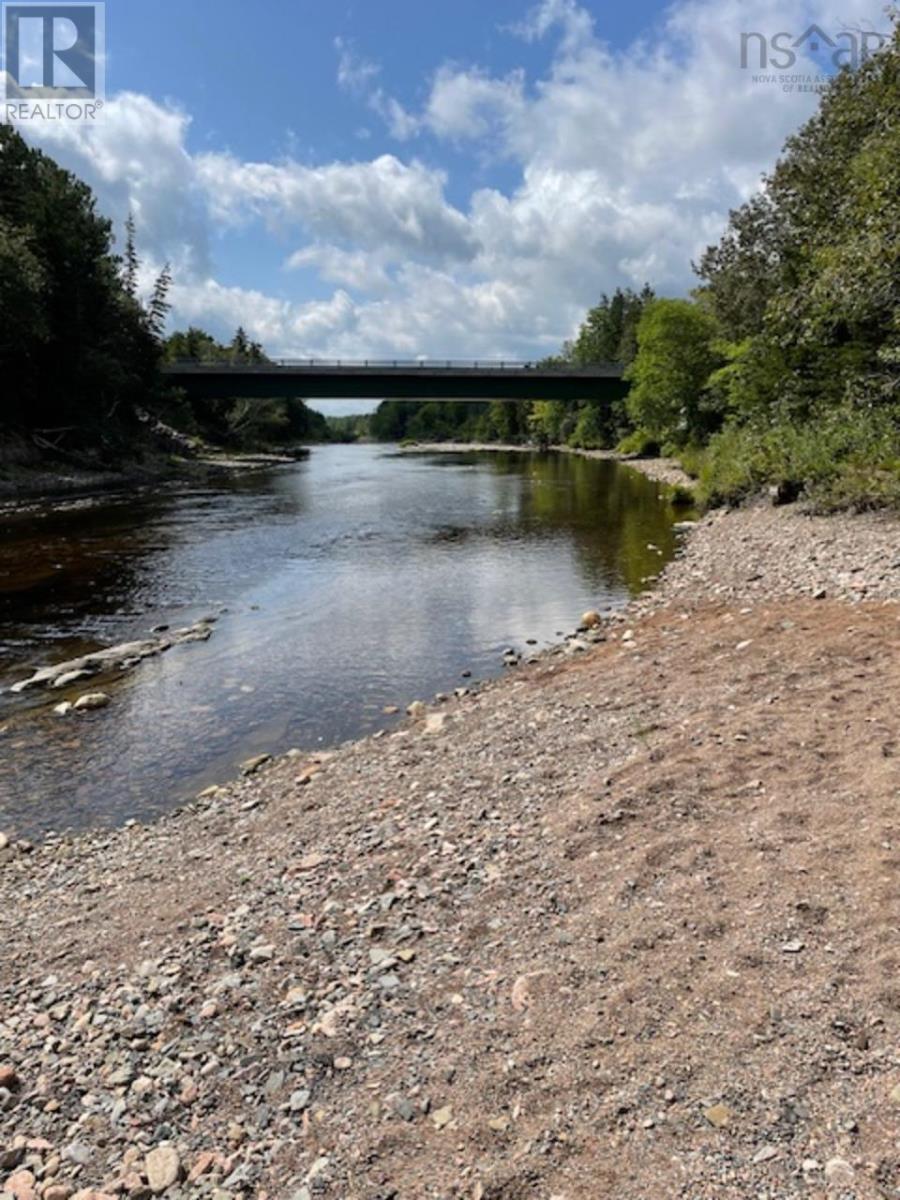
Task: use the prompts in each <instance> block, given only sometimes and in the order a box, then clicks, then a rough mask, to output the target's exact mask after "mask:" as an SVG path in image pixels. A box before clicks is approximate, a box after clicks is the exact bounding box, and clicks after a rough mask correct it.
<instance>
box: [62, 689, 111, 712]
mask: <svg viewBox="0 0 900 1200" xmlns="http://www.w3.org/2000/svg"><path fill="white" fill-rule="evenodd" d="M111 703H112V701H111V700H110V698H109V696H107V694H106V692H86V693H85V695H83V696H79V697H78V699H77V700H76V701H75V703H74V704H73V705H72V708H73V709H74V710H75V712H93V711H94V709H97V708H106V706H107V705H108V704H111ZM60 707H62V706H61V705H60Z"/></svg>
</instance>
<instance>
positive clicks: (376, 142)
mask: <svg viewBox="0 0 900 1200" xmlns="http://www.w3.org/2000/svg"><path fill="white" fill-rule="evenodd" d="M106 7H107V14H106V25H107V93H108V102H107V105H106V108H105V112H104V117H103V120H102V122H101V123H99V124H98V125H97V127H96V128H86V127H83V126H65V125H64V124H61V123H56V124H54V125H51V124H47V125H45V126H40V127H32V128H31V130H30V133H29V136H31V137H32V138H34V140H35V141H37V142H38V143H39V144H41V145H43V146H44V147H45V148H46V149H47V150H48V151H49V152H50V153H51V154H53V155H54V156H55V157H57V158H58V159H59V160H60V161H62V162H64V163H65V165H67V166H69V167H70V168H71V169H73V170H75V171H76V172H77V173H78V174H79V175H81V176H82V177H83V178H85V179H86V180H87V181H88V182H89V183H91V185H92V186H93V187H94V188H95V190H96V192H97V195H98V200H99V204H100V206H101V208H102V209H103V210H104V211H105V212H107V213H108V214H109V215H110V216H111V217H112V218H113V220H114V221H115V223H116V225H117V227H118V228H120V227H121V224H122V222H123V221H124V219H125V217H126V215H127V213H128V212H129V210H130V211H132V212H133V213H134V214H135V218H136V221H137V226H138V242H139V248H140V249H141V251H142V254H143V256H144V260H145V282H147V283H149V282H150V281H151V280H152V278H153V276H154V273H155V272H156V271H158V270H159V269H160V267H161V266H162V264H163V263H164V262H169V263H170V264H171V265H172V268H173V272H174V287H173V292H172V299H173V303H174V308H173V313H172V323H173V325H175V326H180V327H183V326H185V325H186V324H187V323H194V324H199V325H202V326H204V327H206V328H208V329H209V330H210V331H211V332H213V333H215V334H216V335H217V336H220V337H227V336H230V334H231V332H232V331H233V329H234V328H235V326H236V325H237V324H239V323H240V324H243V325H244V326H245V328H246V329H247V330H248V332H249V333H250V334H251V335H252V336H254V337H256V338H258V339H259V340H260V341H262V342H263V344H264V345H265V347H266V349H267V350H268V351H269V352H270V353H271V354H274V355H286V356H288V355H290V356H304V357H305V356H310V355H328V356H343V357H379V356H382V357H396V356H403V357H415V356H417V355H419V354H425V355H429V356H436V357H447V356H454V357H465V358H475V357H520V358H534V357H538V356H541V355H543V354H546V353H548V352H551V351H553V350H555V349H556V348H557V347H558V346H559V344H560V342H561V341H562V340H563V339H564V338H565V337H567V336H569V335H570V334H571V333H572V332H573V330H574V328H575V327H576V326H577V323H578V321H579V319H580V318H581V316H582V315H583V313H584V311H585V309H586V308H587V307H588V306H589V305H590V304H592V303H594V302H596V300H597V299H598V298H599V296H600V295H601V294H602V293H603V292H604V291H610V290H612V289H613V288H615V287H616V286H620V285H621V286H631V287H640V286H641V285H642V284H643V283H644V282H645V281H648V282H650V283H652V284H653V285H654V286H655V287H656V288H657V290H658V291H659V292H661V293H664V294H670V295H679V294H685V293H686V292H687V291H688V290H689V289H690V287H691V286H692V284H693V282H694V277H693V275H692V271H691V262H692V260H694V261H695V260H696V259H697V258H698V256H699V254H700V253H701V252H702V250H703V248H704V246H706V245H707V244H708V243H709V242H710V241H713V240H715V239H716V238H717V237H718V236H719V234H720V233H721V230H722V228H723V225H724V222H725V219H726V217H727V213H728V210H729V209H730V208H732V207H734V206H736V205H737V204H740V203H741V202H742V201H743V200H745V199H746V198H747V197H748V196H749V195H750V194H751V193H752V191H753V190H754V189H755V188H756V187H758V186H759V181H760V176H761V173H762V172H763V171H764V170H766V169H768V168H770V167H771V165H772V164H773V162H774V160H775V157H776V155H777V153H778V150H779V148H780V146H781V145H782V143H783V141H784V138H785V136H786V135H787V134H788V133H790V132H791V131H792V130H793V129H795V128H796V127H797V126H798V125H799V124H800V123H801V122H802V121H803V120H805V119H806V118H807V117H808V116H809V115H810V113H811V112H812V111H813V110H814V108H815V104H816V98H815V94H814V92H813V91H812V90H811V89H806V90H804V89H803V88H802V87H798V86H793V85H790V84H789V83H788V82H787V81H786V77H785V75H784V74H779V73H778V72H770V73H768V75H767V76H766V77H765V78H763V77H761V74H760V72H758V71H756V72H754V71H753V70H747V69H742V68H741V66H740V62H739V58H740V39H741V33H742V32H747V31H760V32H762V33H763V34H765V35H766V36H772V35H773V34H775V33H778V32H783V31H787V32H790V33H791V34H793V35H799V34H801V33H802V31H803V30H804V29H805V28H806V26H807V25H808V24H809V23H810V22H811V21H817V22H818V23H819V24H820V25H821V26H822V27H823V29H825V30H828V31H832V32H833V31H835V30H837V29H841V28H845V27H847V26H853V25H861V26H863V27H871V26H873V25H878V24H879V22H880V23H882V24H883V22H884V18H883V17H882V16H881V11H880V10H881V5H880V2H878V3H875V4H872V3H870V2H869V0H846V3H845V2H843V0H842V3H841V5H840V8H838V7H837V0H787V2H786V3H776V2H775V0H674V2H673V3H671V4H668V5H662V4H659V3H654V2H652V0H633V2H632V3H630V4H628V5H622V4H620V3H601V2H599V0H582V2H579V0H536V2H535V3H529V0H495V2H494V3H491V4H485V3H484V0H482V2H481V3H478V2H476V0H453V2H452V3H450V2H446V0H433V2H432V3H430V4H422V3H421V2H416V3H413V2H412V0H369V2H367V3H365V4H363V3H350V4H337V5H325V4H322V3H321V2H319V0H316V2H315V3H313V2H312V0H293V2H288V0H268V2H267V3H265V4H262V5H255V6H252V5H249V4H240V3H236V2H235V0H191V2H190V3H185V2H184V0H180V2H178V3H176V2H175V0H156V2H154V3H150V2H148V0H110V2H109V3H108V4H107V6H106ZM798 53H799V55H800V56H799V57H798V61H797V65H796V67H795V68H794V71H793V75H796V74H797V73H800V72H803V71H808V72H809V73H810V74H815V73H816V72H817V71H818V70H819V69H820V65H821V64H819V65H817V64H816V63H813V62H811V61H808V60H805V59H804V58H803V57H802V50H801V51H799V52H798ZM820 57H821V56H820Z"/></svg>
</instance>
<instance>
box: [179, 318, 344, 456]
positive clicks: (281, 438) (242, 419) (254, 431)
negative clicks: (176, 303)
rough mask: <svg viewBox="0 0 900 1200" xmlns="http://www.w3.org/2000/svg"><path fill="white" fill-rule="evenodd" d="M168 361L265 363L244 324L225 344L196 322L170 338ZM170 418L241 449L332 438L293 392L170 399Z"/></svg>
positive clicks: (211, 439) (212, 439)
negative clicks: (276, 396)
mask: <svg viewBox="0 0 900 1200" xmlns="http://www.w3.org/2000/svg"><path fill="white" fill-rule="evenodd" d="M162 353H163V359H164V361H165V362H186V361H190V362H201V363H219V362H221V363H233V364H246V365H252V364H253V363H262V362H265V361H266V356H265V354H264V353H263V350H262V347H261V346H260V345H259V344H258V343H257V342H253V341H250V339H249V338H248V337H247V334H246V333H245V331H244V330H243V328H241V327H238V329H237V330H236V331H235V334H234V337H233V338H232V339H231V341H230V342H229V343H228V345H223V344H221V343H220V342H217V341H216V340H215V338H213V337H212V336H211V335H210V334H208V333H206V331H205V330H203V329H198V328H196V327H195V326H191V327H190V328H189V329H187V330H186V331H184V332H181V331H177V332H175V333H173V334H171V335H170V336H169V337H168V338H166V340H165V342H164V343H163V346H162ZM164 407H165V416H166V417H167V418H168V419H169V420H170V421H172V423H173V424H175V425H177V426H178V427H179V428H181V429H184V430H186V431H187V432H190V433H193V434H196V435H197V436H199V437H201V438H203V440H204V441H207V442H212V443H214V444H217V445H221V446H228V447H234V448H237V449H245V450H248V449H256V448H261V447H273V448H276V449H277V448H278V447H279V446H285V445H292V444H296V443H298V442H307V441H327V440H328V439H329V438H330V433H329V429H328V422H327V421H326V419H325V417H324V416H323V415H322V414H321V413H318V412H316V411H315V410H313V409H310V408H307V406H306V405H305V404H304V402H303V401H302V400H300V399H297V398H295V397H292V396H288V397H284V398H282V399H272V400H259V399H247V398H242V397H240V396H222V397H216V398H213V399H203V400H199V399H195V398H191V399H189V400H185V399H176V398H170V400H169V401H168V405H167V407H166V406H164Z"/></svg>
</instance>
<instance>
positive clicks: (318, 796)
mask: <svg viewBox="0 0 900 1200" xmlns="http://www.w3.org/2000/svg"><path fill="white" fill-rule="evenodd" d="M898 534H900V524H898V522H897V521H896V520H895V519H892V518H887V517H853V518H851V517H838V518H828V519H825V518H808V517H804V516H801V515H800V514H798V513H795V512H793V511H791V510H789V509H771V508H764V507H760V508H758V509H750V510H745V511H741V512H738V513H733V514H728V515H725V514H712V515H711V516H709V517H707V518H705V519H704V521H703V522H702V523H701V524H700V525H699V526H698V527H697V528H696V529H695V530H694V531H693V532H692V533H690V534H689V535H688V537H687V540H686V543H685V547H684V551H683V553H682V555H681V556H680V557H679V558H678V559H676V560H675V561H674V562H673V563H672V564H671V565H670V566H669V567H668V568H667V570H666V572H665V575H664V577H663V580H662V582H661V584H660V586H659V589H658V590H657V591H656V592H654V593H653V594H652V595H650V596H647V597H644V598H643V599H641V600H640V601H638V602H636V603H635V604H634V605H633V606H632V608H631V610H630V611H629V612H628V613H626V614H625V615H624V617H623V618H622V619H621V620H617V621H614V622H612V623H610V625H609V626H608V627H607V628H606V629H605V631H604V632H605V638H606V640H605V641H602V642H599V643H598V644H596V645H592V646H589V647H587V648H585V649H584V650H570V651H566V650H565V649H563V648H557V649H556V651H554V652H551V653H549V654H547V655H545V656H544V657H542V659H541V661H540V662H539V663H537V664H535V665H532V666H523V667H520V668H517V669H516V670H514V671H512V672H511V673H510V675H509V676H508V677H507V678H505V679H503V680H501V681H498V682H497V683H495V684H492V685H489V686H488V687H486V688H485V689H484V690H483V691H481V692H479V693H477V694H475V695H471V696H467V697H463V698H462V699H461V700H458V701H457V700H454V701H451V702H448V703H446V704H443V705H440V706H435V709H434V712H435V713H437V714H438V715H439V716H440V717H442V718H443V719H442V720H432V721H429V722H427V723H426V722H417V723H408V724H406V725H405V726H404V727H403V728H401V729H399V730H398V731H397V732H396V733H395V734H392V735H384V736H377V737H373V738H369V739H366V740H364V741H361V742H359V743H355V744H352V745H349V746H347V747H345V748H343V749H341V750H340V751H339V752H338V753H337V754H336V755H335V756H334V757H332V758H329V759H327V760H326V761H322V762H313V761H312V760H309V761H307V760H306V759H303V758H300V759H298V758H291V759H285V760H281V761H279V762H275V763H271V764H266V765H263V766H262V767H261V768H260V769H259V770H258V771H256V772H255V773H254V774H252V775H249V776H247V777H246V778H244V779H242V780H240V781H239V782H236V783H235V784H234V785H233V786H231V787H230V788H228V789H225V790H223V791H221V792H217V793H215V794H213V795H210V796H207V797H204V798H203V799H202V800H199V801H198V802H197V803H196V804H195V805H194V806H191V808H190V809H189V810H186V811H183V812H182V813H179V814H176V815H173V816H172V817H170V818H167V819H165V820H163V821H160V822H159V823H157V824H155V825H152V826H149V827H138V826H135V827H132V828H129V829H126V830H123V831H120V832H117V833H113V834H109V833H104V834H98V835H95V836H93V837H90V838H85V839H81V840H78V841H74V842H67V841H65V840H63V839H61V840H58V841H56V842H55V843H50V844H49V845H47V846H44V847H40V848H37V849H35V850H33V851H31V852H28V851H27V849H26V850H23V849H21V848H19V847H16V846H15V845H13V846H10V847H6V848H5V849H2V850H0V860H2V863H0V944H2V945H3V954H2V957H0V1156H2V1158H0V1161H2V1163H3V1166H2V1167H0V1193H2V1192H3V1190H4V1186H5V1188H6V1192H7V1193H9V1194H12V1195H15V1196H16V1197H19V1196H21V1195H23V1194H27V1191H26V1189H27V1187H31V1188H32V1194H34V1195H38V1196H40V1195H41V1194H42V1195H43V1197H44V1198H45V1200H62V1197H63V1195H65V1194H67V1193H66V1190H65V1189H69V1190H70V1191H73V1192H76V1193H77V1192H78V1189H88V1188H92V1189H100V1188H102V1189H103V1190H104V1191H105V1192H107V1193H109V1194H113V1193H115V1194H117V1195H126V1196H132V1197H137V1196H146V1195H147V1190H148V1179H152V1180H153V1181H154V1186H155V1187H156V1190H157V1194H160V1195H165V1196H167V1197H169V1198H170V1200H172V1198H175V1197H182V1196H192V1197H193V1196H214V1195H215V1196H219V1197H225V1196H228V1197H245V1196H246V1197H251V1196H252V1197H262V1196H268V1197H269V1198H270V1200H280V1198H281V1197H287V1198H289V1200H294V1198H300V1197H308V1198H314V1197H319V1196H322V1197H334V1198H335V1200H336V1198H338V1197H341V1198H350V1197H354V1198H355V1197H359V1198H365V1200H376V1198H378V1200H387V1198H388V1197H396V1198H398V1200H401V1198H402V1200H421V1198H423V1197H434V1198H438V1197H440V1198H443V1200H450V1198H451V1197H454V1198H461V1197H466V1198H471V1200H476V1198H479V1197H480V1198H481V1200H523V1198H525V1197H535V1198H540V1200H550V1198H551V1197H556V1198H558V1200H601V1198H606V1197H609V1198H610V1200H612V1198H613V1197H615V1198H616V1200H638V1198H640V1200H646V1198H647V1197H651V1196H652V1197H667V1198H668V1197H683V1198H684V1200H687V1198H688V1197H690V1198H691V1200H695V1198H712V1197H715V1198H716V1200H746V1197H748V1196H759V1195H767V1196H777V1197H779V1198H780V1200H783V1198H790V1197H818V1196H825V1195H830V1194H835V1195H840V1196H847V1197H850V1196H852V1197H856V1198H859V1200H865V1198H868V1197H872V1198H874V1197H884V1196H886V1195H891V1194H892V1191H891V1189H894V1190H896V1187H897V1186H898V1174H897V1171H898V1152H897V1124H898V1121H900V1051H898V1046H900V985H898V982H897V956H898V952H900V947H898V932H897V930H898V920H900V916H898V914H900V909H898V904H900V873H898V872H900V865H898V844H900V822H898V817H897V794H898V783H900V775H898V766H897V763H898V761H900V757H898V756H900V746H898V738H897V728H898V723H900V686H898V684H900V604H898V601H900V536H898ZM23 1172H24V1173H25V1175H28V1176H30V1177H31V1182H30V1183H29V1180H28V1179H27V1178H25V1177H24V1176H23V1174H22V1173H23ZM188 1172H192V1173H193V1174H194V1176H195V1178H194V1179H193V1180H192V1181H191V1182H183V1180H184V1176H185V1175H186V1174H187V1173H188ZM17 1174H18V1175H19V1177H20V1178H19V1182H18V1183H17V1184H16V1185H15V1186H16V1187H17V1188H18V1189H19V1190H18V1191H16V1190H15V1189H14V1187H13V1185H12V1184H10V1183H9V1182H7V1183H6V1184H5V1185H4V1179H6V1178H7V1177H8V1176H9V1175H17ZM51 1184H52V1186H51ZM53 1187H57V1189H62V1190H57V1191H55V1192H54V1191H53ZM216 1189H218V1190H216ZM84 1194H85V1196H87V1195H93V1192H85V1193H84Z"/></svg>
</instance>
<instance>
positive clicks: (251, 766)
mask: <svg viewBox="0 0 900 1200" xmlns="http://www.w3.org/2000/svg"><path fill="white" fill-rule="evenodd" d="M271 760H272V755H271V754H256V755H254V757H253V758H248V759H247V760H246V761H245V762H242V763H241V774H242V775H255V774H256V772H257V771H258V770H259V769H260V767H263V766H265V764H266V763H267V762H271Z"/></svg>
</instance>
